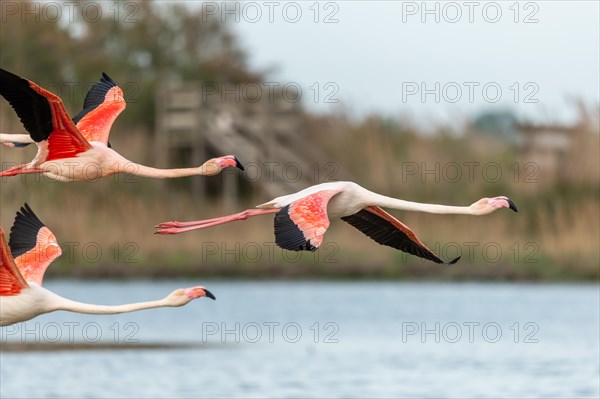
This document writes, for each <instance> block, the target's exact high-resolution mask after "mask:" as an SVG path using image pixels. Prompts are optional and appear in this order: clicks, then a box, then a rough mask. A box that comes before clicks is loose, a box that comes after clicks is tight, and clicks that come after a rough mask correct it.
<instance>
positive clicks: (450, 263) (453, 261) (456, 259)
mask: <svg viewBox="0 0 600 399" xmlns="http://www.w3.org/2000/svg"><path fill="white" fill-rule="evenodd" d="M459 259H460V256H459V257H458V258H454V259H452V260H451V261H450V262H444V263H446V264H447V265H453V264H455V263H456V262H458V260H459Z"/></svg>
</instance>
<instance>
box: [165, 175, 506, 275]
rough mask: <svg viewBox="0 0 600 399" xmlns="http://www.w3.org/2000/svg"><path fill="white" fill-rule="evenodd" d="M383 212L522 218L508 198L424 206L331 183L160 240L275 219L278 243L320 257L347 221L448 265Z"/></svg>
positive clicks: (171, 227)
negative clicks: (508, 213)
mask: <svg viewBox="0 0 600 399" xmlns="http://www.w3.org/2000/svg"><path fill="white" fill-rule="evenodd" d="M381 207H387V208H393V209H399V210H406V211H418V212H427V213H438V214H461V215H487V214H489V213H492V212H494V211H495V210H497V209H500V208H510V209H512V210H513V211H515V212H517V207H516V205H515V204H514V203H513V202H512V201H511V200H510V199H509V198H508V197H504V196H500V197H493V198H482V199H480V200H479V201H477V202H475V203H473V204H472V205H470V206H448V205H435V204H423V203H419V202H411V201H405V200H401V199H396V198H391V197H386V196H384V195H380V194H377V193H374V192H372V191H369V190H367V189H365V188H363V187H361V186H359V185H358V184H356V183H354V182H330V183H321V184H317V185H315V186H312V187H308V188H306V189H304V190H302V191H299V192H297V193H295V194H290V195H285V196H282V197H277V198H275V199H273V200H271V201H269V202H266V203H264V204H261V205H258V206H257V207H256V208H255V209H248V210H245V211H243V212H240V213H236V214H233V215H229V216H224V217H219V218H215V219H208V220H199V221H194V222H183V223H182V222H165V223H161V224H159V225H157V226H155V228H156V229H157V231H156V232H155V234H179V233H184V232H187V231H192V230H197V229H204V228H207V227H211V226H216V225H219V224H224V223H229V222H233V221H236V220H245V219H247V218H249V217H254V216H258V215H265V214H270V213H275V223H274V229H275V242H276V243H277V245H278V246H280V247H281V248H284V249H288V250H291V251H302V250H305V251H316V250H317V248H319V246H320V245H321V244H322V242H323V236H324V234H325V232H326V231H327V228H328V227H329V219H330V218H338V217H339V218H341V219H342V220H343V221H345V222H347V223H349V224H350V225H351V226H353V227H355V228H357V229H358V230H360V231H361V232H362V233H364V234H365V235H367V236H368V237H370V238H371V239H373V240H374V241H376V242H377V243H379V244H381V245H386V246H389V247H392V248H395V249H399V250H401V251H403V252H407V253H409V254H412V255H416V256H418V257H421V258H424V259H428V260H430V261H433V262H435V263H446V264H454V263H456V262H457V261H458V260H459V259H460V256H459V257H457V258H456V259H453V260H451V261H449V262H445V261H443V260H442V259H440V258H439V257H438V256H437V255H435V254H434V253H433V252H432V251H431V250H430V249H429V248H427V247H426V246H425V244H423V243H422V242H421V241H420V240H419V239H418V238H417V236H416V235H415V233H413V231H412V230H411V229H410V228H409V227H408V226H406V225H405V224H404V223H402V222H401V221H399V220H398V219H396V218H395V217H393V216H392V215H390V214H389V213H387V212H386V211H384V210H383V209H382V208H381Z"/></svg>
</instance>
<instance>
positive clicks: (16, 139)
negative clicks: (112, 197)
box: [0, 72, 124, 148]
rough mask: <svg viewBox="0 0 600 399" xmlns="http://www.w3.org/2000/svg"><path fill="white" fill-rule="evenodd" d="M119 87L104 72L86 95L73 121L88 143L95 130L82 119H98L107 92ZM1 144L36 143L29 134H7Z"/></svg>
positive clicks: (0, 137)
mask: <svg viewBox="0 0 600 399" xmlns="http://www.w3.org/2000/svg"><path fill="white" fill-rule="evenodd" d="M115 86H117V83H116V82H115V81H114V80H112V79H111V78H110V76H108V75H107V74H106V73H104V72H102V76H101V77H100V82H98V83H96V84H94V85H93V86H92V87H91V88H90V90H89V91H88V92H87V93H86V95H85V99H84V100H83V109H82V110H81V111H80V112H79V113H78V114H77V115H75V116H74V117H73V118H72V119H73V123H74V124H75V126H77V128H78V129H79V131H80V132H81V134H82V135H83V137H85V139H86V140H88V141H93V135H90V134H88V133H94V129H88V127H89V123H86V122H84V123H82V124H79V122H80V121H81V119H83V117H84V116H86V115H87V114H89V113H91V115H89V118H86V121H89V120H90V119H91V120H93V119H94V118H98V115H99V113H97V112H96V109H97V108H98V106H99V105H100V104H102V103H103V102H104V101H105V97H106V92H107V91H108V90H110V89H111V88H112V87H115ZM123 109H124V108H123ZM121 111H122V109H121V110H120V111H119V112H118V113H117V114H116V115H115V117H114V119H116V118H117V116H118V115H119V114H120V113H121ZM112 122H114V120H113V121H109V123H108V125H107V128H108V129H110V127H111V126H112ZM0 143H2V144H4V145H5V146H7V147H11V148H12V147H27V146H28V145H29V144H33V143H35V141H33V139H32V138H31V136H30V135H29V134H7V133H0ZM107 145H108V147H109V148H110V147H111V145H110V142H107Z"/></svg>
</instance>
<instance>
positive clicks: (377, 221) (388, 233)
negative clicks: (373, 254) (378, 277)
mask: <svg viewBox="0 0 600 399" xmlns="http://www.w3.org/2000/svg"><path fill="white" fill-rule="evenodd" d="M342 220H343V221H345V222H348V223H350V224H351V225H352V226H354V227H356V228H357V229H358V230H360V231H362V232H363V233H364V234H365V235H367V236H369V237H370V238H372V239H373V240H374V241H376V242H377V243H379V244H381V245H387V246H388V247H392V248H396V249H399V250H401V251H403V252H406V253H409V254H412V255H415V256H418V257H420V258H424V259H428V260H431V261H433V262H435V263H446V264H450V265H451V264H454V263H456V262H457V261H458V260H459V259H460V256H459V257H458V258H456V259H453V260H451V261H450V262H444V261H443V260H441V259H440V258H438V257H437V255H436V254H434V253H433V252H432V251H431V250H430V249H429V248H427V247H426V246H425V244H423V243H422V242H421V240H419V239H418V238H417V236H416V235H415V233H413V232H412V230H411V229H410V228H408V226H407V225H405V224H404V223H402V222H401V221H399V220H398V219H396V218H395V217H393V216H392V215H390V214H389V213H387V212H386V211H384V210H383V209H381V208H380V207H378V206H368V207H366V208H364V209H362V210H361V211H359V212H357V213H355V214H354V215H350V216H344V217H342Z"/></svg>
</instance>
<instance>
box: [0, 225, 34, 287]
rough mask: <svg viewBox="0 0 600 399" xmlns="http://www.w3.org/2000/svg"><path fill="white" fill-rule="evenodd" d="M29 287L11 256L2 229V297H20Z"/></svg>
mask: <svg viewBox="0 0 600 399" xmlns="http://www.w3.org/2000/svg"><path fill="white" fill-rule="evenodd" d="M27 287H29V284H27V281H25V279H24V278H23V276H22V275H21V273H20V272H19V269H18V268H17V265H16V264H15V261H14V259H13V257H12V255H11V254H10V250H9V248H8V244H7V243H6V236H5V235H4V230H3V229H2V228H1V227H0V296H14V295H18V294H19V293H20V292H21V290H23V289H24V288H27Z"/></svg>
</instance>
